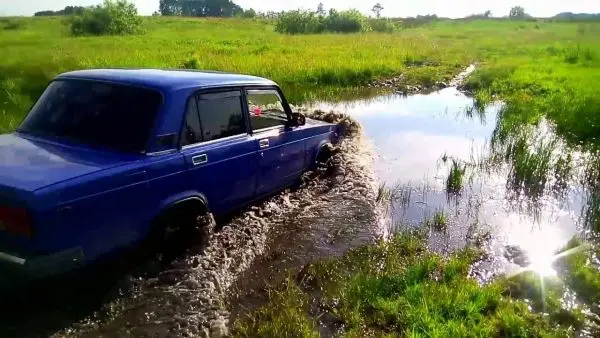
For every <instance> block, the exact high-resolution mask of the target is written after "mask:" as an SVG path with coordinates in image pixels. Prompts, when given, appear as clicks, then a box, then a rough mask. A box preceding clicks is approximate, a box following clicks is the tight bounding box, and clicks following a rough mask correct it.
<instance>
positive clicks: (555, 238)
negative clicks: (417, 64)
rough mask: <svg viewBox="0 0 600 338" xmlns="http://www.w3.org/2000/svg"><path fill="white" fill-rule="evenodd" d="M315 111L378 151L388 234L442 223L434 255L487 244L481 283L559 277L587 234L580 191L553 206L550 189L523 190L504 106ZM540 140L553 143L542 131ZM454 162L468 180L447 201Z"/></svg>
mask: <svg viewBox="0 0 600 338" xmlns="http://www.w3.org/2000/svg"><path fill="white" fill-rule="evenodd" d="M313 106H314V107H317V108H321V109H324V110H335V111H339V112H343V113H346V114H348V115H350V116H351V117H353V118H355V119H357V120H358V121H359V122H360V123H361V125H362V127H363V129H364V133H365V135H366V137H367V138H368V139H369V140H371V141H372V142H373V144H374V147H375V151H376V153H377V157H376V159H375V172H376V176H377V177H378V179H379V180H380V181H381V182H382V183H384V184H385V185H386V186H387V187H388V188H389V189H391V191H392V192H393V198H391V199H392V201H391V206H390V207H389V213H388V217H387V220H388V229H390V230H391V232H393V231H398V230H402V229H405V228H407V227H421V226H423V225H424V223H429V224H432V223H435V220H434V218H435V216H436V214H437V215H438V216H440V215H441V214H443V215H444V217H442V218H444V219H445V218H447V224H445V225H443V226H441V227H440V226H438V227H435V226H433V227H432V229H431V230H430V234H431V235H430V244H431V247H432V249H434V250H438V251H450V250H454V249H456V248H458V247H461V246H463V245H465V244H466V243H467V242H468V241H484V242H486V245H487V246H488V251H489V252H490V253H491V257H490V258H491V259H490V262H487V264H486V265H485V268H484V269H482V270H481V271H479V273H480V274H481V276H480V277H482V278H483V279H487V278H490V277H492V276H493V275H494V274H496V273H499V272H504V271H507V270H508V271H510V270H511V269H516V268H517V267H518V266H519V265H521V266H533V267H534V268H535V269H536V270H540V272H542V273H544V274H552V273H553V271H552V269H551V267H550V265H551V262H552V257H553V255H554V253H555V251H556V250H557V249H559V248H560V247H561V246H562V245H564V244H565V243H566V242H567V241H568V240H569V239H571V238H572V236H573V235H574V234H576V233H577V232H578V230H579V224H578V220H579V218H580V215H581V214H580V212H581V207H582V205H583V204H582V200H583V197H582V194H581V191H580V189H579V188H578V187H577V186H568V185H567V186H565V187H564V191H561V193H562V194H561V198H555V196H554V195H553V194H551V191H550V190H551V189H546V190H543V189H542V188H543V187H542V188H540V189H539V190H542V191H536V193H537V195H535V194H533V193H532V189H531V188H530V189H528V190H527V187H524V185H522V184H515V179H514V176H515V174H514V172H515V169H514V166H513V165H511V164H510V162H511V161H510V160H509V158H508V157H507V156H506V154H504V153H499V149H500V148H502V147H500V146H498V144H499V143H501V142H500V141H499V140H498V139H499V136H498V134H499V132H498V129H499V125H500V122H501V120H500V118H501V109H502V104H500V103H499V104H495V105H492V106H489V107H487V108H485V109H480V110H479V111H478V110H477V109H474V107H473V106H474V101H473V99H472V98H469V97H467V96H466V95H464V94H463V93H461V92H459V91H458V90H457V89H455V88H447V89H443V90H441V91H438V92H434V93H431V94H427V95H413V96H409V97H405V96H399V95H387V96H381V97H376V98H373V99H368V100H358V101H353V102H345V103H327V102H316V103H314V104H313ZM523 128H525V127H523ZM516 129H520V127H519V128H516ZM533 134H536V135H537V136H538V137H539V135H542V136H543V137H545V138H553V134H552V132H551V128H548V127H547V126H544V125H543V124H542V125H540V126H539V127H538V128H535V130H534V131H533ZM532 137H533V136H532ZM536 142H537V141H536ZM532 143H534V142H532ZM556 148H557V145H555V149H556ZM499 159H500V160H499ZM454 162H456V163H457V165H458V167H459V168H461V170H464V175H463V178H462V182H463V185H464V189H463V190H462V191H461V193H460V194H457V195H452V194H448V193H447V179H448V176H449V173H450V170H451V168H452V166H453V163H454ZM544 174H545V173H544ZM511 178H512V179H511ZM546 183H547V184H546V185H550V183H553V182H550V181H548V182H546ZM554 183H556V182H554ZM541 185H545V183H541ZM525 190H526V192H527V193H529V194H527V193H524V191H525ZM525 195H529V196H525ZM531 195H535V196H533V197H534V198H533V201H532V198H531V197H532V196H531ZM433 228H436V229H433Z"/></svg>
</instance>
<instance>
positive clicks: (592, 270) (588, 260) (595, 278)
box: [555, 238, 600, 315]
mask: <svg viewBox="0 0 600 338" xmlns="http://www.w3.org/2000/svg"><path fill="white" fill-rule="evenodd" d="M576 248H583V250H580V251H577V252H574V253H573V254H570V255H566V256H565V257H561V258H560V259H559V260H558V261H557V262H556V264H555V265H556V266H557V267H558V270H559V272H560V274H561V275H562V278H563V279H564V280H565V283H566V284H567V285H569V287H570V288H571V289H572V290H574V291H575V292H576V293H577V296H578V298H579V300H580V301H583V302H584V303H585V304H587V305H588V306H591V307H595V308H593V310H594V311H596V312H597V313H598V314H599V315H600V307H598V305H599V304H600V271H599V270H598V267H597V266H595V265H594V264H593V263H592V262H593V261H597V259H598V253H599V252H598V249H597V247H596V248H595V249H591V248H590V247H589V246H586V245H585V244H584V242H583V241H581V240H580V239H579V238H574V239H572V240H571V241H570V242H569V243H568V244H567V245H566V246H565V248H563V249H562V250H561V252H565V251H569V250H571V249H576Z"/></svg>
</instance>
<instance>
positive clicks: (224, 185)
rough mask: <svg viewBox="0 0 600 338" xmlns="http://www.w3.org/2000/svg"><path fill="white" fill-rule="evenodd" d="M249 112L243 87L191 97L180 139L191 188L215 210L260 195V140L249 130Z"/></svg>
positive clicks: (223, 211)
mask: <svg viewBox="0 0 600 338" xmlns="http://www.w3.org/2000/svg"><path fill="white" fill-rule="evenodd" d="M246 115H247V113H246V112H245V109H244V105H243V101H242V91H241V90H239V89H236V90H231V89H226V90H219V91H211V92H203V93H199V94H197V95H194V96H192V97H191V98H190V99H189V100H188V107H187V115H186V120H185V123H184V127H183V130H182V136H181V140H182V153H183V155H184V157H185V159H186V164H187V166H188V168H189V177H190V189H194V190H197V191H199V192H201V193H203V194H204V195H205V196H206V198H207V200H208V203H209V207H210V209H211V211H212V212H214V213H216V214H220V213H225V212H228V211H231V210H233V209H235V208H236V207H238V206H240V205H242V204H244V203H246V202H249V201H250V200H252V199H253V198H254V196H255V192H256V177H257V161H256V158H257V143H256V141H255V140H254V138H252V137H251V136H250V135H249V133H248V130H247V123H246V118H245V116H246Z"/></svg>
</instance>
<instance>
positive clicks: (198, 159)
mask: <svg viewBox="0 0 600 338" xmlns="http://www.w3.org/2000/svg"><path fill="white" fill-rule="evenodd" d="M206 162H208V156H207V155H206V154H202V155H197V156H194V157H192V163H193V164H194V165H201V164H204V163H206Z"/></svg>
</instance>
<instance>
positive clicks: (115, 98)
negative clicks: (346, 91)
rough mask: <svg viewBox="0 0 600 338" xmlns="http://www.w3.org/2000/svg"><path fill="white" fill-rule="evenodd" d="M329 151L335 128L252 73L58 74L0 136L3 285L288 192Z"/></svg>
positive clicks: (90, 259) (104, 71)
mask: <svg viewBox="0 0 600 338" xmlns="http://www.w3.org/2000/svg"><path fill="white" fill-rule="evenodd" d="M336 142H337V130H336V126H335V125H333V124H329V123H325V122H320V121H314V120H310V119H306V118H305V117H304V116H303V115H301V114H299V113H293V112H292V111H291V109H290V106H289V105H288V103H287V101H286V99H285V97H284V95H283V93H282V91H281V89H280V88H279V87H278V86H277V84H275V83H274V82H272V81H270V80H267V79H263V78H258V77H253V76H245V75H234V74H225V73H216V72H195V71H179V70H150V69H140V70H124V69H122V70H121V69H120V70H117V69H98V70H85V71H75V72H69V73H65V74H62V75H59V76H58V77H56V78H55V79H54V80H53V81H52V82H51V83H50V84H49V85H48V87H47V88H46V90H45V91H44V93H43V94H42V96H41V97H40V98H39V100H38V101H37V103H36V104H35V105H34V106H33V108H32V109H31V111H30V112H29V114H28V115H27V117H26V118H25V119H24V120H23V122H22V123H21V125H20V126H19V128H18V129H17V131H16V132H14V133H12V134H8V135H1V136H0V279H2V278H3V277H2V276H5V277H6V276H8V274H5V273H4V272H2V271H16V272H17V273H18V274H23V275H26V276H33V277H35V278H39V277H46V276H49V275H54V274H57V273H61V272H65V271H70V270H73V269H75V268H77V267H80V266H85V265H88V264H90V263H92V262H98V261H101V260H102V259H103V258H105V257H108V256H109V255H111V254H115V253H119V252H121V250H123V249H129V248H133V247H136V246H137V245H138V244H140V243H142V242H143V241H144V239H146V238H147V237H148V236H149V235H150V234H151V233H155V232H157V231H158V232H160V231H163V230H164V229H163V228H162V227H164V226H165V223H166V222H164V221H161V220H165V219H168V218H169V217H171V216H173V215H178V216H184V218H185V219H190V220H193V219H196V218H197V217H198V216H199V215H203V214H207V213H209V212H210V213H213V214H215V215H222V214H227V213H230V212H232V211H234V210H236V209H240V208H242V207H243V206H245V205H247V204H249V203H252V202H253V201H256V200H259V199H261V198H264V197H265V196H267V195H270V194H273V193H274V192H277V191H279V190H281V189H284V188H286V187H288V186H290V185H293V184H294V183H295V182H297V181H298V179H299V178H300V176H301V175H302V174H303V173H304V172H306V171H307V170H310V169H311V168H313V167H314V166H315V163H316V161H317V159H318V158H319V157H320V156H323V154H325V153H326V151H327V149H328V147H329V146H330V144H332V143H336ZM3 269H6V270H3ZM6 278H8V277H6Z"/></svg>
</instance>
